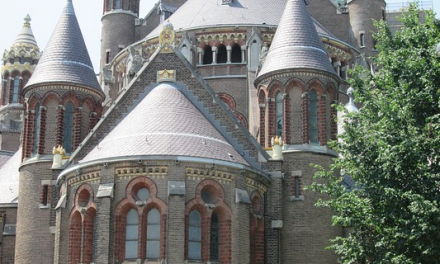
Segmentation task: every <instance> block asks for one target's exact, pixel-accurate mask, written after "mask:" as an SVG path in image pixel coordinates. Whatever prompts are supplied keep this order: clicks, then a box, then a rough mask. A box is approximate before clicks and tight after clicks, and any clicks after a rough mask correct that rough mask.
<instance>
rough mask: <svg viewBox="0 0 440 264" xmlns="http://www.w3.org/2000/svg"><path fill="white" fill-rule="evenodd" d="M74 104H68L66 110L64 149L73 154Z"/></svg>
mask: <svg viewBox="0 0 440 264" xmlns="http://www.w3.org/2000/svg"><path fill="white" fill-rule="evenodd" d="M73 111H74V108H73V104H72V102H68V103H67V104H66V107H65V110H64V135H63V147H64V149H65V150H66V153H72V134H73V133H72V130H73Z"/></svg>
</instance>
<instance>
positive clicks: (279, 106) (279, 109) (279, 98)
mask: <svg viewBox="0 0 440 264" xmlns="http://www.w3.org/2000/svg"><path fill="white" fill-rule="evenodd" d="M275 107H276V114H277V115H276V134H277V136H279V137H280V136H282V135H283V121H284V119H283V114H284V107H283V95H282V94H281V93H277V95H276V97H275Z"/></svg>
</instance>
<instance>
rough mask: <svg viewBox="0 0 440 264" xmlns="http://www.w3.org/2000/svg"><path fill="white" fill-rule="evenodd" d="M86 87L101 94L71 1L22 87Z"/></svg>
mask: <svg viewBox="0 0 440 264" xmlns="http://www.w3.org/2000/svg"><path fill="white" fill-rule="evenodd" d="M53 82H57V83H66V84H74V85H81V86H86V87H90V88H92V89H94V90H96V91H98V92H99V93H101V94H103V93H102V90H101V87H100V86H99V83H98V80H97V78H96V75H95V72H94V70H93V66H92V62H91V60H90V57H89V53H88V52H87V48H86V45H85V43H84V39H83V36H82V33H81V30H80V28H79V24H78V20H77V19H76V16H75V11H74V9H73V4H72V1H71V0H68V1H67V4H66V6H65V8H64V10H63V13H62V14H61V17H60V19H59V20H58V24H57V25H56V27H55V30H54V31H53V33H52V36H51V37H50V40H49V42H48V44H47V46H46V50H45V51H44V52H43V56H42V57H41V59H40V61H39V63H38V65H37V68H36V69H35V72H34V74H33V75H32V77H31V79H30V80H29V82H28V83H27V85H26V87H25V89H26V88H29V87H31V86H35V85H39V84H47V83H53Z"/></svg>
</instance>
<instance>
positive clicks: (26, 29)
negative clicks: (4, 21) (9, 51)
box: [13, 15, 38, 47]
mask: <svg viewBox="0 0 440 264" xmlns="http://www.w3.org/2000/svg"><path fill="white" fill-rule="evenodd" d="M30 21H31V17H30V16H29V15H26V17H25V18H24V24H23V27H22V29H21V32H20V34H18V36H17V38H16V39H15V41H14V44H13V45H21V44H29V45H33V46H36V47H37V46H38V45H37V41H36V40H35V37H34V33H33V32H32V29H31V23H30Z"/></svg>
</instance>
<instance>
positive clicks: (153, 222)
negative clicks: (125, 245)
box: [147, 208, 160, 259]
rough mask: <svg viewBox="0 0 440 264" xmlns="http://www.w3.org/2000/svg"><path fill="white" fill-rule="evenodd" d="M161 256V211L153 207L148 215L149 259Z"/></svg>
mask: <svg viewBox="0 0 440 264" xmlns="http://www.w3.org/2000/svg"><path fill="white" fill-rule="evenodd" d="M159 257H160V213H159V210H157V209H156V208H153V209H151V210H150V212H148V217H147V259H159Z"/></svg>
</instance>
